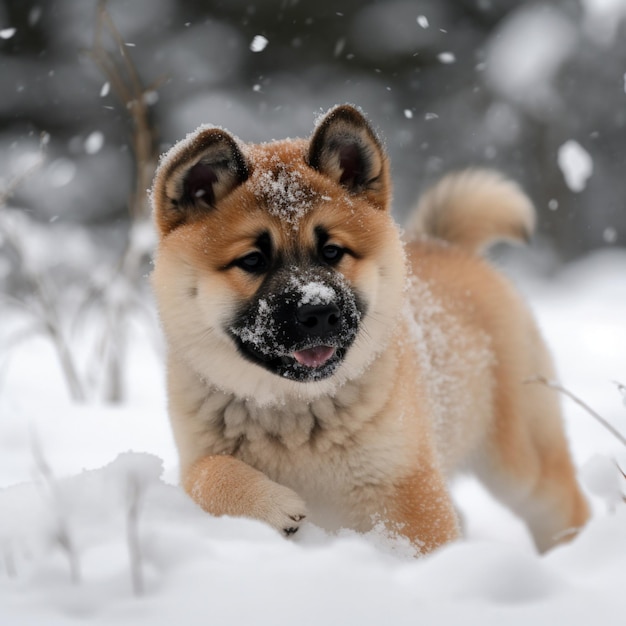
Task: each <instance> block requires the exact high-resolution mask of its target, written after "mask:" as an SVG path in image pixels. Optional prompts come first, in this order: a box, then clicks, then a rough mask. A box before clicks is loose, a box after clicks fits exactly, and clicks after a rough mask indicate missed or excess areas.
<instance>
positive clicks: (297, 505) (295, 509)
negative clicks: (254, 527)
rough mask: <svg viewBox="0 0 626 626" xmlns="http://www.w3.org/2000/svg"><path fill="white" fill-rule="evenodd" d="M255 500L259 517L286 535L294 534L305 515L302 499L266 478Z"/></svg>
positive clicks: (290, 490)
mask: <svg viewBox="0 0 626 626" xmlns="http://www.w3.org/2000/svg"><path fill="white" fill-rule="evenodd" d="M263 492H264V493H263V494H262V496H261V497H260V498H259V501H258V502H257V507H258V508H257V511H256V513H257V515H256V517H258V518H259V519H261V520H263V521H264V522H267V523H268V524H269V525H270V526H272V527H274V528H275V529H276V530H278V531H279V532H281V533H282V534H283V535H285V536H286V537H289V536H290V535H293V534H295V533H296V532H298V529H299V528H300V524H301V523H302V521H303V520H304V518H305V517H306V515H307V510H306V505H305V503H304V500H302V498H301V497H300V496H299V495H298V494H297V493H296V492H295V491H293V490H292V489H289V488H288V487H284V486H283V485H279V484H278V483H275V482H274V481H271V480H268V481H267V483H266V484H265V485H264V488H263Z"/></svg>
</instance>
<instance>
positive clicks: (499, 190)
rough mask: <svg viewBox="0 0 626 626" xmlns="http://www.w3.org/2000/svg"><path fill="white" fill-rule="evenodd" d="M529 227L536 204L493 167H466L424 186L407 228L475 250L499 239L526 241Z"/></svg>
mask: <svg viewBox="0 0 626 626" xmlns="http://www.w3.org/2000/svg"><path fill="white" fill-rule="evenodd" d="M534 227H535V209H534V207H533V205H532V202H531V201H530V199H529V198H528V196H526V194H525V193H524V192H523V191H522V190H521V189H520V187H519V186H518V185H517V184H516V183H515V182H513V181H512V180H508V179H507V178H504V176H502V175H501V174H499V173H498V172H494V171H493V170H481V169H470V170H464V171H461V172H456V173H453V174H448V175H447V176H444V178H442V179H441V180H440V181H439V182H438V183H437V184H436V185H435V186H434V187H431V188H430V189H429V190H428V191H426V193H425V194H424V195H423V196H422V197H421V198H420V201H419V204H418V205H417V208H416V209H415V212H414V214H413V216H412V217H411V219H410V222H409V224H408V226H407V231H408V234H409V235H412V236H413V237H418V236H423V235H427V236H431V237H437V238H438V239H443V240H445V241H449V242H450V243H452V244H454V245H456V246H459V247H461V248H464V249H465V250H467V251H469V252H474V253H480V252H482V251H484V250H485V249H486V248H487V247H488V246H489V245H490V244H491V243H494V242H495V241H497V240H500V239H510V240H513V241H518V242H528V240H529V238H530V236H531V235H532V233H533V230H534Z"/></svg>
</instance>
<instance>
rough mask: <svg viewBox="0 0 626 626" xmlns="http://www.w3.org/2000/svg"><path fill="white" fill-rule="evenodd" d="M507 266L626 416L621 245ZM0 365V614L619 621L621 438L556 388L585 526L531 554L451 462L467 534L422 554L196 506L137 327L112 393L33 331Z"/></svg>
mask: <svg viewBox="0 0 626 626" xmlns="http://www.w3.org/2000/svg"><path fill="white" fill-rule="evenodd" d="M520 282H521V288H522V290H523V291H524V292H525V293H526V294H527V296H528V299H529V300H530V302H531V304H532V306H533V308H534V309H535V311H536V313H537V315H538V318H539V321H540V324H541V326H542V328H543V330H544V333H545V335H546V337H547V338H548V341H549V343H550V344H551V346H552V347H553V351H554V353H555V356H556V360H557V364H558V368H559V371H560V377H561V381H562V382H563V384H564V385H565V386H566V387H567V388H568V389H570V390H571V391H573V392H575V393H576V395H578V396H579V397H580V398H582V399H583V400H584V401H585V402H587V403H588V404H589V405H591V406H592V407H593V408H594V409H595V410H597V411H598V412H599V413H601V414H602V415H603V416H604V417H605V418H606V419H608V420H609V421H610V422H611V423H613V424H614V425H615V426H617V427H618V428H621V429H622V432H626V408H625V407H624V405H623V402H622V397H621V395H620V390H619V388H618V386H617V385H616V384H615V382H614V381H620V382H622V383H624V384H626V368H625V365H626V253H625V252H623V251H621V252H620V251H607V252H603V253H598V254H595V255H593V256H591V257H589V258H587V259H584V260H582V261H579V262H578V263H576V264H573V265H570V266H568V267H567V268H566V269H565V270H563V271H562V272H560V273H559V274H558V275H557V276H556V277H554V278H553V279H551V280H549V281H547V280H539V279H536V278H534V279H533V278H530V277H528V276H526V277H525V278H522V279H520ZM0 374H1V376H0V487H2V488H3V489H1V490H0V625H2V626H5V625H6V626H18V625H19V626H57V625H69V624H76V623H79V622H81V621H82V622H86V623H89V624H94V625H99V624H103V625H104V624H115V625H116V626H122V625H125V624H128V625H130V624H133V625H134V626H140V625H142V624H146V625H147V624H150V625H160V624H163V625H165V624H167V625H168V626H170V625H171V624H184V625H185V626H193V625H195V624H219V625H224V624H246V625H248V624H255V625H260V624H268V625H270V624H271V625H272V626H277V625H280V624H289V625H290V626H292V625H293V624H298V626H303V625H306V624H362V625H365V624H372V625H377V626H378V625H380V624H393V625H394V626H395V625H398V624H416V623H419V624H428V625H431V624H450V625H455V624H481V625H483V626H486V625H489V624H498V625H500V624H524V625H525V626H526V625H527V624H529V623H535V624H555V623H567V624H568V626H574V625H576V624H581V625H582V624H584V625H588V624H589V623H599V624H603V626H607V625H611V624H616V625H617V624H624V623H625V620H626V606H625V605H624V600H623V593H624V582H625V581H626V578H625V572H626V505H624V504H623V503H621V502H618V499H619V489H620V487H621V485H620V482H619V481H620V480H621V478H620V477H619V475H618V473H617V469H616V466H615V465H614V463H613V459H616V460H618V461H619V462H621V465H622V467H624V468H626V448H624V447H623V446H621V445H620V443H619V442H618V441H617V440H616V439H615V438H613V437H612V436H611V435H610V434H609V433H608V432H606V431H605V430H604V429H603V428H602V427H601V426H600V425H599V424H598V423H597V422H595V421H594V420H593V419H592V418H591V417H590V416H589V415H587V414H586V413H585V412H584V411H583V410H582V409H581V408H580V407H578V406H577V405H576V404H574V403H573V402H571V401H569V400H565V399H564V401H563V403H564V408H565V413H566V419H567V427H568V432H569V435H570V439H571V443H572V449H573V453H574V456H575V459H576V463H577V465H578V467H579V468H581V474H582V477H583V480H584V481H586V484H587V485H588V486H589V487H590V488H591V489H592V490H593V491H594V493H596V494H599V496H602V497H599V496H598V495H596V496H594V498H593V504H594V509H595V515H594V519H593V521H592V522H591V524H589V526H588V527H587V528H586V529H585V530H584V531H583V532H582V534H581V535H580V536H579V537H578V538H577V539H576V540H575V541H574V542H573V543H571V544H569V545H566V546H563V547H560V548H558V549H555V550H554V551H552V552H551V553H549V554H547V555H546V556H538V555H537V554H536V553H535V552H534V549H533V548H532V546H531V543H530V540H529V537H528V535H527V533H526V531H525V529H524V528H523V526H522V525H521V523H520V522H518V521H517V520H516V519H515V518H513V517H512V516H511V515H510V514H509V513H508V512H506V511H504V510H503V509H502V508H501V507H500V506H499V505H497V504H496V503H495V502H493V501H492V500H491V499H490V498H489V497H488V496H487V495H486V494H485V493H484V491H482V489H481V488H480V486H479V485H478V484H477V483H475V482H474V481H473V480H471V479H469V478H463V479H462V480H460V481H459V482H458V484H456V485H455V488H454V491H455V494H456V497H457V500H458V503H459V507H460V509H461V510H462V512H463V514H464V518H465V523H466V532H467V538H466V539H465V540H463V541H460V542H458V543H456V544H454V545H450V546H447V547H446V548H444V549H442V550H440V551H439V552H437V553H436V554H434V555H431V556H429V557H426V558H422V559H417V560H416V559H412V558H411V557H410V556H409V550H408V549H407V547H406V546H405V545H404V544H403V543H402V542H400V541H393V540H391V539H389V538H386V537H384V536H383V535H382V534H381V533H379V532H372V533H370V534H369V535H367V536H359V535H356V534H355V533H352V532H348V531H346V532H341V533H339V535H337V536H329V535H327V534H326V533H324V532H323V531H322V530H320V529H318V528H315V527H313V526H311V525H306V524H305V525H304V527H303V528H302V529H301V531H300V532H299V533H298V534H297V535H296V536H295V537H294V539H293V540H285V539H283V538H282V537H280V536H278V534H276V533H275V532H274V531H272V530H271V529H269V528H267V527H265V526H264V525H262V524H261V523H257V522H253V521H250V520H242V519H226V518H221V519H216V518H211V517H209V516H208V515H206V514H204V513H202V512H201V511H199V510H198V509H197V508H196V507H195V506H194V505H193V504H192V503H191V502H190V501H189V500H188V499H187V498H186V497H185V496H184V495H183V494H182V493H181V492H180V490H179V489H178V488H177V487H176V486H174V484H173V483H175V481H176V454H175V450H174V446H173V442H172V439H171V436H170V433H169V427H168V423H167V417H166V408H165V394H164V384H163V371H162V366H161V364H160V362H159V358H158V357H157V353H156V351H155V350H154V349H153V347H152V346H150V345H147V343H145V344H144V343H143V342H137V345H136V347H135V349H134V351H133V353H132V363H131V370H130V379H131V385H130V389H131V390H132V392H131V394H130V396H129V399H128V401H127V402H126V403H125V404H124V405H123V406H121V407H107V406H92V405H82V406H81V405H75V404H72V403H71V402H70V401H69V400H68V398H67V395H66V391H65V386H64V383H63V380H62V379H61V374H60V372H59V369H58V367H57V365H56V362H55V358H54V354H53V353H52V351H51V349H50V348H49V346H48V345H47V343H46V341H45V340H44V339H33V340H31V341H29V342H27V343H22V344H21V345H20V346H19V348H18V349H16V350H15V351H14V353H13V354H12V355H11V359H10V360H9V361H8V362H5V363H4V367H3V369H2V370H1V371H0ZM120 455H121V456H120ZM18 483H19V484H18ZM135 504H138V506H139V508H138V513H137V514H135V511H134V508H133V506H134V505H135ZM133 576H134V577H133Z"/></svg>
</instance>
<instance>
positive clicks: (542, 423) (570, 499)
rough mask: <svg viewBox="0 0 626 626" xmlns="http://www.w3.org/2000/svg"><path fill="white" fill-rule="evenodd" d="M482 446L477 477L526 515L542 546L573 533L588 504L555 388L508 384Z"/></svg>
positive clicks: (520, 514) (477, 464) (584, 518)
mask: <svg viewBox="0 0 626 626" xmlns="http://www.w3.org/2000/svg"><path fill="white" fill-rule="evenodd" d="M481 452H482V453H483V454H481V455H480V457H481V458H480V460H478V461H477V463H476V470H477V473H478V475H479V478H481V480H482V481H483V483H484V484H485V486H486V487H487V488H488V489H489V490H490V491H491V492H492V493H493V494H494V495H495V496H496V497H497V498H498V499H499V500H501V501H502V502H503V503H504V504H506V505H508V506H509V507H510V508H511V509H512V510H513V511H514V512H515V513H517V514H518V515H519V516H520V517H522V518H523V519H524V520H525V521H526V523H527V525H528V527H529V529H530V531H531V533H532V535H533V539H534V541H535V544H536V546H537V548H538V549H539V550H540V551H542V552H543V551H545V550H547V549H549V548H551V547H552V546H554V545H556V544H557V543H559V542H562V541H566V540H568V539H571V538H572V537H574V536H575V535H576V533H577V531H578V530H579V529H580V528H581V527H582V526H583V525H584V524H585V522H586V521H587V519H588V517H589V508H588V505H587V502H586V500H585V498H584V496H583V494H582V492H581V489H580V487H579V485H578V481H577V479H576V472H575V468H574V465H573V463H572V460H571V457H570V454H569V450H568V446H567V441H566V438H565V433H564V431H563V424H562V420H561V414H560V408H559V402H558V398H557V397H556V395H555V394H554V392H553V391H551V390H549V389H547V388H545V387H542V386H540V385H536V384H524V382H523V381H522V380H519V382H518V383H517V384H515V383H513V384H512V385H509V386H508V389H505V391H504V392H503V393H501V394H500V397H499V399H498V401H497V416H496V419H495V423H494V425H493V428H492V429H491V432H490V434H489V435H488V438H487V441H486V442H485V447H484V449H483V450H481Z"/></svg>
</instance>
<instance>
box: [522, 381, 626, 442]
mask: <svg viewBox="0 0 626 626" xmlns="http://www.w3.org/2000/svg"><path fill="white" fill-rule="evenodd" d="M524 382H525V383H539V384H541V385H544V386H546V387H549V388H550V389H554V390H556V391H559V392H560V393H562V394H563V395H565V396H567V397H568V398H570V400H573V401H574V402H575V403H576V404H578V406H580V407H582V408H583V409H584V410H585V411H587V413H589V415H591V417H593V418H594V419H595V420H596V421H597V422H598V423H600V424H602V426H604V428H606V429H607V430H608V431H609V432H610V433H611V434H612V435H613V436H614V437H615V438H616V439H617V440H618V441H619V442H620V443H621V444H622V445H624V446H626V437H624V436H623V435H622V434H621V433H620V432H619V431H618V430H617V429H616V428H614V427H613V426H612V425H611V424H609V422H607V421H606V420H605V419H604V418H603V417H602V416H601V415H599V414H598V413H596V411H594V410H593V409H592V408H591V407H590V406H589V405H588V404H585V403H584V402H583V401H582V400H581V399H580V398H579V397H578V396H575V395H574V394H573V393H572V392H571V391H569V389H566V388H565V387H563V386H562V385H560V384H559V383H557V382H555V381H553V380H548V379H547V378H545V377H544V376H536V377H534V378H529V379H528V380H525V381H524Z"/></svg>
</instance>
